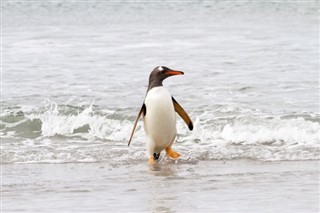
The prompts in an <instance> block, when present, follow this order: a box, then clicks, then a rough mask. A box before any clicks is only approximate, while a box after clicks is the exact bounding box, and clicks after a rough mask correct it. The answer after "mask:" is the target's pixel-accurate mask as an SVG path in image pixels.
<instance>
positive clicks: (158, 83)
mask: <svg viewBox="0 0 320 213" xmlns="http://www.w3.org/2000/svg"><path fill="white" fill-rule="evenodd" d="M162 86H163V84H162V80H153V81H150V82H149V86H148V90H147V92H148V91H150V90H151V89H152V88H154V87H162Z"/></svg>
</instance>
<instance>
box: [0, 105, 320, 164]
mask: <svg viewBox="0 0 320 213" xmlns="http://www.w3.org/2000/svg"><path fill="white" fill-rule="evenodd" d="M51 106H54V107H51ZM60 108H61V109H60ZM62 108H63V107H62V106H59V105H58V104H53V103H52V104H50V107H48V108H46V110H45V111H42V112H32V113H30V114H29V113H25V114H26V115H23V114H24V113H3V114H2V115H3V116H2V125H4V126H5V128H4V129H2V138H4V143H3V147H4V151H3V152H2V155H3V156H2V160H3V163H13V162H16V163H39V162H46V163H65V162H102V161H108V162H110V163H114V164H123V163H124V164H127V163H132V162H135V161H137V160H138V161H141V160H145V159H146V148H145V137H144V131H143V128H142V121H140V122H139V124H138V128H137V131H136V133H135V135H134V138H133V142H132V144H131V146H130V147H129V148H128V147H127V140H128V137H129V135H130V132H131V130H132V127H133V119H134V118H129V117H128V116H126V112H117V111H115V110H101V111H97V110H95V107H94V106H93V103H92V104H91V105H90V106H88V107H86V108H82V110H81V111H79V112H75V107H72V109H73V110H74V111H73V112H72V113H66V112H65V111H64V110H63V109H62ZM68 110H69V109H68ZM68 110H67V111H68ZM77 111H78V110H77ZM221 111H222V113H226V112H224V111H223V109H222V110H221ZM103 112H104V113H107V114H104V113H103ZM110 113H111V114H110ZM119 113H120V114H119ZM229 113H230V112H228V113H227V115H228V116H226V117H225V119H224V117H223V116H220V117H219V119H217V118H216V117H214V118H213V119H212V118H209V115H210V113H208V112H204V113H203V114H200V115H198V116H196V115H195V113H191V117H195V119H194V130H193V131H192V132H190V131H189V130H188V128H187V126H186V125H185V123H184V122H183V121H182V119H180V118H178V120H177V129H178V137H177V142H176V144H175V145H174V148H175V149H177V150H178V151H179V152H181V153H182V155H183V157H182V158H181V159H180V160H179V161H178V162H181V163H194V162H197V161H199V160H217V159H225V160H229V159H241V158H250V159H256V160H316V159H320V158H319V153H320V144H319V131H320V125H319V122H318V121H316V120H306V119H305V118H303V117H290V118H280V117H279V116H277V117H271V116H265V115H264V116H263V115H252V113H249V114H248V115H247V116H246V115H238V116H234V117H232V116H231V117H230V116H229ZM17 115H18V117H19V116H20V117H19V118H20V119H18V117H17ZM10 119H11V120H10ZM27 126H28V127H29V128H31V129H30V130H28V131H30V132H25V128H26V127H27ZM32 128H34V129H32ZM12 139H14V141H16V142H13V141H12ZM13 144H16V145H15V146H12V145H13ZM161 159H162V160H166V158H164V156H162V158H161Z"/></svg>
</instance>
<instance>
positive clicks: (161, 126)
mask: <svg viewBox="0 0 320 213" xmlns="http://www.w3.org/2000/svg"><path fill="white" fill-rule="evenodd" d="M145 105H146V109H147V110H146V116H144V119H143V122H144V129H145V132H146V136H147V148H148V151H149V155H151V156H152V155H153V153H160V152H161V151H162V150H163V149H165V148H166V147H168V146H171V145H172V143H173V141H174V139H175V137H176V114H175V111H174V106H173V103H172V99H171V94H170V93H169V91H168V90H167V89H166V88H164V87H155V88H153V89H151V90H150V91H149V92H148V94H147V96H146V99H145Z"/></svg>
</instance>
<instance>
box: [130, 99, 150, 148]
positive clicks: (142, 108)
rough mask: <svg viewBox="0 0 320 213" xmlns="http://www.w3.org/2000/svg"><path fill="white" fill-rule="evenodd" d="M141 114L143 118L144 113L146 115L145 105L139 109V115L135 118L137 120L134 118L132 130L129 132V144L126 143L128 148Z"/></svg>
mask: <svg viewBox="0 0 320 213" xmlns="http://www.w3.org/2000/svg"><path fill="white" fill-rule="evenodd" d="M142 113H143V116H145V115H146V113H147V108H146V105H145V104H144V103H143V104H142V107H141V109H140V112H139V114H138V116H137V118H136V121H135V122H134V126H133V130H132V132H131V136H130V139H129V142H128V146H130V143H131V139H132V137H133V134H134V131H135V130H136V127H137V123H138V120H139V118H140V116H141V115H142Z"/></svg>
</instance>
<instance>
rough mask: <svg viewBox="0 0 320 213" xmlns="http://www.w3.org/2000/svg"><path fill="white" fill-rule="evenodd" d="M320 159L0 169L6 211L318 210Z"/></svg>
mask: <svg viewBox="0 0 320 213" xmlns="http://www.w3.org/2000/svg"><path fill="white" fill-rule="evenodd" d="M318 168H319V161H300V162H295V161H288V162H273V163H272V162H267V163H262V162H255V161H243V160H242V161H227V162H223V161H202V162H199V163H198V164H175V163H166V164H160V165H159V166H158V167H157V168H148V167H147V166H146V165H145V164H135V165H134V166H132V165H130V166H120V167H111V166H110V165H108V164H107V163H94V164H88V163H86V164H82V163H81V164H19V165H4V166H2V169H3V175H4V177H5V179H4V185H3V187H2V195H3V200H2V202H3V211H4V212H17V211H27V212H43V211H45V212H57V211H59V212H61V211H76V212H88V211H93V212H123V211H125V212H167V213H170V212H216V211H218V212H275V211H277V212H317V211H318V210H319V192H318V187H317V186H318V181H319V172H318Z"/></svg>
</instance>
